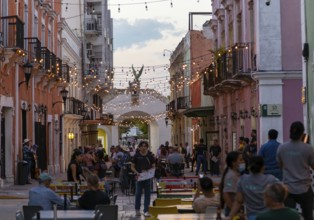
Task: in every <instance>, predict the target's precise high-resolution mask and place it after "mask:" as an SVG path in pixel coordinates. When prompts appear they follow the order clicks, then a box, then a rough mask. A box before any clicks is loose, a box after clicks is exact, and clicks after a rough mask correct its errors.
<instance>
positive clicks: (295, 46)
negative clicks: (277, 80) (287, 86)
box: [281, 0, 302, 70]
mask: <svg viewBox="0 0 314 220" xmlns="http://www.w3.org/2000/svg"><path fill="white" fill-rule="evenodd" d="M281 21H282V27H281V35H282V38H281V39H282V69H283V70H301V69H302V54H301V53H302V44H301V9H300V0H285V1H281Z"/></svg>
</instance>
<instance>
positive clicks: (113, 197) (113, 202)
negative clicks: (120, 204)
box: [110, 194, 118, 205]
mask: <svg viewBox="0 0 314 220" xmlns="http://www.w3.org/2000/svg"><path fill="white" fill-rule="evenodd" d="M117 198H118V195H117V194H115V195H113V196H112V197H111V198H110V204H111V205H115V204H116V202H117Z"/></svg>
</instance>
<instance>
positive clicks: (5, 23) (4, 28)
mask: <svg viewBox="0 0 314 220" xmlns="http://www.w3.org/2000/svg"><path fill="white" fill-rule="evenodd" d="M0 19H1V26H0V27H1V30H0V31H1V32H2V33H5V34H4V35H3V46H4V47H8V48H21V49H22V48H24V23H23V22H22V21H21V20H20V18H19V17H18V16H16V15H15V16H6V17H1V18H0Z"/></svg>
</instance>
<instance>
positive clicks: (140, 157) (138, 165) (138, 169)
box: [131, 141, 155, 217]
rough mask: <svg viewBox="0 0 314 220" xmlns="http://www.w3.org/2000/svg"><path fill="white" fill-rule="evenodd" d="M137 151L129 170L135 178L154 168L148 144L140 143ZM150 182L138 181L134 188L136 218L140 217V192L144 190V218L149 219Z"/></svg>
mask: <svg viewBox="0 0 314 220" xmlns="http://www.w3.org/2000/svg"><path fill="white" fill-rule="evenodd" d="M138 148H139V151H138V152H137V153H136V154H135V155H134V157H133V160H132V164H131V170H132V171H133V172H134V173H135V174H137V178H138V177H139V175H140V174H141V173H142V172H145V171H148V170H149V169H151V168H155V157H154V155H153V154H152V153H151V152H150V151H148V142H147V141H141V142H140V143H139V145H138ZM151 181H152V179H151V178H149V179H145V180H138V181H137V182H136V186H135V187H136V188H135V211H136V216H141V212H140V208H141V197H142V191H143V190H144V216H145V217H150V214H149V213H148V207H149V204H150V196H151V192H150V189H151Z"/></svg>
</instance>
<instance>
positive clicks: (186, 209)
mask: <svg viewBox="0 0 314 220" xmlns="http://www.w3.org/2000/svg"><path fill="white" fill-rule="evenodd" d="M174 206H176V207H177V209H178V212H179V213H194V212H195V211H194V209H193V206H192V204H190V205H188V204H187V205H174Z"/></svg>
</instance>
